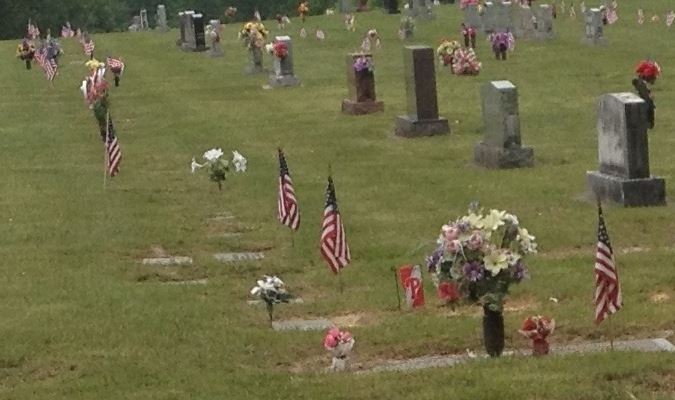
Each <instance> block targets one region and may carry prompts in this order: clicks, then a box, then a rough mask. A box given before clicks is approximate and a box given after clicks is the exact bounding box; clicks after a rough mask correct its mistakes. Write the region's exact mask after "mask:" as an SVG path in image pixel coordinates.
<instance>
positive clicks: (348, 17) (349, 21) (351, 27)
mask: <svg viewBox="0 0 675 400" xmlns="http://www.w3.org/2000/svg"><path fill="white" fill-rule="evenodd" d="M343 20H344V23H345V29H347V30H348V31H349V32H354V31H356V17H355V16H354V14H345V15H344V17H343Z"/></svg>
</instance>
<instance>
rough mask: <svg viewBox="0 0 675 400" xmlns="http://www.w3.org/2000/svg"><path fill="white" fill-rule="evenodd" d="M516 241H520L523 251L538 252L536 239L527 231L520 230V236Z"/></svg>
mask: <svg viewBox="0 0 675 400" xmlns="http://www.w3.org/2000/svg"><path fill="white" fill-rule="evenodd" d="M516 240H518V243H519V244H520V248H521V250H522V251H524V252H525V253H536V252H537V243H536V242H535V237H534V236H532V235H530V233H529V232H528V231H527V229H525V228H518V236H516Z"/></svg>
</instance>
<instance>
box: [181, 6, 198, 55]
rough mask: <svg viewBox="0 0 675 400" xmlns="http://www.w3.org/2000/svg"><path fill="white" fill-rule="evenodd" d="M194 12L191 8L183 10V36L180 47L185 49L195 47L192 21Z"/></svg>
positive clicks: (188, 49)
mask: <svg viewBox="0 0 675 400" xmlns="http://www.w3.org/2000/svg"><path fill="white" fill-rule="evenodd" d="M194 14H195V12H194V11H192V10H188V11H185V12H184V14H183V18H184V19H185V27H184V28H185V37H184V41H183V44H182V46H181V48H182V49H183V50H185V51H194V49H195V48H196V47H197V44H196V38H195V26H194V21H193V16H194Z"/></svg>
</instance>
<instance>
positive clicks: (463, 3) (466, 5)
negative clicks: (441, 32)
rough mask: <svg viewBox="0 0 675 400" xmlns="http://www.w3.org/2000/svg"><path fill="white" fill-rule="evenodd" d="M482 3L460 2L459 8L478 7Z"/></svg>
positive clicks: (474, 1)
mask: <svg viewBox="0 0 675 400" xmlns="http://www.w3.org/2000/svg"><path fill="white" fill-rule="evenodd" d="M479 3H480V1H478V0H460V1H459V8H461V9H465V8H467V7H469V6H477V5H478V4H479Z"/></svg>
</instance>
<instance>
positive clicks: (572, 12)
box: [570, 5, 577, 18]
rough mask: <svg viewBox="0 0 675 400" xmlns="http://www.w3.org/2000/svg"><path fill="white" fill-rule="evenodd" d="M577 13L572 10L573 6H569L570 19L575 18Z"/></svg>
mask: <svg viewBox="0 0 675 400" xmlns="http://www.w3.org/2000/svg"><path fill="white" fill-rule="evenodd" d="M576 17H577V12H576V11H575V10H574V5H572V6H570V18H576Z"/></svg>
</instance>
